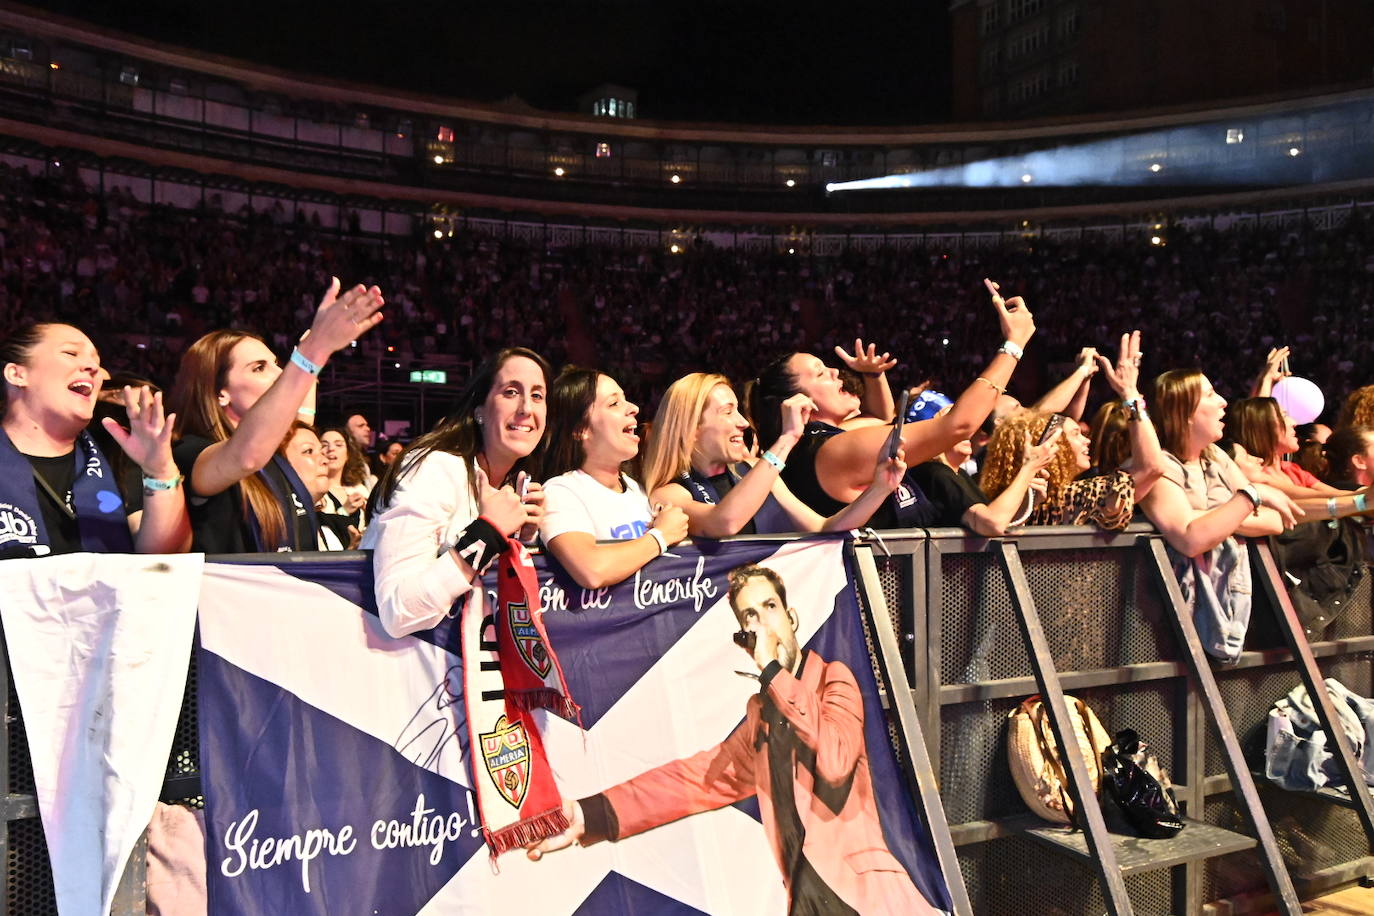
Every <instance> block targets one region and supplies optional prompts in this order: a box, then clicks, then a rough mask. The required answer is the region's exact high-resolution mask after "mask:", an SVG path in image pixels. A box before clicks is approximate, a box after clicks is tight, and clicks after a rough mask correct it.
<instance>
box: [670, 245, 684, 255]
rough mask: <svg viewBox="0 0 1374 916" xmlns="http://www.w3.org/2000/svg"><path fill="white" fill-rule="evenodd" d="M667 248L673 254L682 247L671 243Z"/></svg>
mask: <svg viewBox="0 0 1374 916" xmlns="http://www.w3.org/2000/svg"><path fill="white" fill-rule="evenodd" d="M668 250H669V251H671V252H672V253H673V254H677V253H678V252H679V251H681V250H682V249H681V248H679V247H678V246H676V245H671V246H669V248H668Z"/></svg>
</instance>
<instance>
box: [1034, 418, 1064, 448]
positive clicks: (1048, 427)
mask: <svg viewBox="0 0 1374 916" xmlns="http://www.w3.org/2000/svg"><path fill="white" fill-rule="evenodd" d="M1063 425H1064V415H1063V414H1062V413H1057V414H1054V415H1053V416H1051V417H1050V422H1048V423H1046V424H1045V431H1044V432H1043V433H1041V434H1040V439H1039V440H1038V441H1037V442H1036V443H1035V444H1036V445H1044V444H1045V443H1046V442H1048V441H1050V437H1051V436H1053V435H1054V434H1055V432H1056V431H1057V430H1058V429H1059V428H1060V427H1061V426H1063Z"/></svg>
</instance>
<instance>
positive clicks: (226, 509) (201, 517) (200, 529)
mask: <svg viewBox="0 0 1374 916" xmlns="http://www.w3.org/2000/svg"><path fill="white" fill-rule="evenodd" d="M212 445H214V442H213V441H211V440H210V439H206V438H205V437H204V436H186V437H184V438H183V439H182V440H181V441H180V442H178V443H177V444H176V445H174V446H172V458H173V460H175V461H176V463H177V470H179V471H180V472H181V473H182V475H183V476H185V478H186V481H185V483H184V484H183V486H185V487H186V510H187V511H188V512H189V513H190V515H191V550H192V551H195V552H200V553H251V552H252V551H253V539H252V538H251V537H245V531H244V521H243V493H242V491H241V490H240V489H239V485H238V484H234V485H233V486H232V487H230V488H229V489H227V490H224V491H222V492H220V493H216V494H214V495H213V496H201V495H200V494H198V493H197V492H196V491H195V488H194V487H193V486H192V485H191V472H192V471H193V470H194V469H195V466H196V459H197V458H199V457H200V453H201V452H203V451H205V450H206V449H207V448H209V447H210V446H212Z"/></svg>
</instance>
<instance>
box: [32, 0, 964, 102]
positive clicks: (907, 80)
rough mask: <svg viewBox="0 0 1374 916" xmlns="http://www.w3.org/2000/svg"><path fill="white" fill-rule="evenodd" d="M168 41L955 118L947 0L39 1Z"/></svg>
mask: <svg viewBox="0 0 1374 916" xmlns="http://www.w3.org/2000/svg"><path fill="white" fill-rule="evenodd" d="M43 6H44V8H46V9H49V10H51V11H53V12H56V13H59V14H63V15H67V16H72V17H75V18H79V19H84V20H87V21H89V22H92V23H95V24H97V25H101V26H104V27H107V28H112V29H117V30H120V31H124V32H129V33H133V34H137V35H142V36H145V37H148V38H152V39H155V40H157V41H161V42H166V43H168V44H173V45H180V46H183V47H188V48H194V49H198V50H204V51H208V52H212V53H216V54H223V55H228V56H231V57H239V58H244V59H248V60H253V61H259V62H262V63H267V64H271V65H274V66H279V67H284V68H287V69H292V70H297V71H305V72H311V73H317V74H320V75H323V76H329V77H335V78H340V79H348V80H355V81H359V82H364V83H369V84H377V85H384V86H392V87H396V88H403V89H413V90H419V91H424V92H432V93H437V94H441V95H447V96H452V97H458V98H467V99H473V100H478V101H498V100H501V99H504V98H506V97H508V96H511V95H515V96H518V97H519V98H521V99H523V100H524V101H525V102H527V103H529V104H531V105H533V106H535V107H537V108H543V109H548V110H554V111H571V110H574V109H575V107H576V104H577V98H578V96H579V95H581V94H582V93H583V92H585V91H587V90H589V89H591V88H592V87H594V86H596V85H597V84H599V83H603V82H613V83H618V84H621V85H625V86H629V87H632V88H635V89H637V90H638V91H639V114H640V116H641V117H648V118H662V119H671V120H712V121H742V122H752V123H777V124H847V125H856V124H875V125H879V124H918V123H926V122H932V121H940V120H943V119H946V118H947V117H948V116H949V95H950V75H949V50H948V47H949V24H948V23H949V15H948V12H947V6H948V0H906V2H897V0H847V2H844V3H833V2H831V3H821V2H814V0H793V2H789V3H779V2H776V0H696V2H688V3H684V4H672V3H662V2H656V0H581V2H578V0H568V2H562V3H553V2H547V0H498V2H495V3H489V2H484V3H472V2H469V3H462V2H455V3H451V4H447V5H442V6H441V5H440V4H437V3H425V4H404V3H386V2H381V3H360V4H351V3H347V2H339V0H334V2H331V3H323V2H319V0H230V2H223V0H221V2H216V3H208V2H204V0H139V2H138V3H124V2H108V0H106V2H100V0H44V3H43Z"/></svg>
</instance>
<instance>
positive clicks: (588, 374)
mask: <svg viewBox="0 0 1374 916" xmlns="http://www.w3.org/2000/svg"><path fill="white" fill-rule="evenodd" d="M638 415H639V407H638V406H637V405H636V404H634V403H632V402H631V401H630V399H629V398H627V397H625V392H624V391H622V390H621V389H620V385H618V384H617V383H616V381H615V379H613V378H611V377H610V376H609V375H605V374H603V373H600V372H597V371H596V370H594V369H579V368H576V367H571V366H570V367H568V368H565V369H564V370H563V371H562V373H560V374H559V376H558V378H557V379H556V380H555V381H554V383H553V388H552V390H551V391H550V397H549V441H548V448H547V451H546V453H545V456H544V474H543V476H544V478H545V480H544V490H545V493H546V494H547V505H546V512H545V515H544V520H543V522H542V523H541V524H540V526H539V531H540V537H541V538H542V540H543V541H544V543H545V544H546V545H547V546H548V549H549V552H550V553H552V554H553V555H554V557H555V558H556V559H557V560H558V562H559V563H560V564H562V566H563V568H564V569H566V570H567V571H568V572H569V574H571V575H572V577H573V579H574V580H576V582H577V584H578V585H581V586H582V587H583V588H602V587H604V586H607V585H614V584H615V583H617V582H621V581H623V580H624V579H627V578H629V577H630V576H632V575H634V574H635V572H637V571H638V570H639V569H640V568H641V567H643V566H644V565H645V564H646V563H648V562H649V561H650V560H652V559H654V558H655V557H657V556H658V555H659V554H661V553H663V552H664V551H665V550H667V549H668V548H669V547H670V546H672V545H673V544H676V543H677V542H678V541H680V540H682V539H683V538H685V537H686V536H687V516H686V514H685V513H684V512H683V511H682V510H681V509H679V508H678V507H677V506H664V507H652V506H650V504H649V499H648V497H646V496H645V495H644V488H643V487H641V486H640V484H639V482H638V481H637V480H635V479H634V478H633V477H631V476H630V475H629V474H627V473H625V465H626V464H627V463H628V462H630V461H631V460H633V459H634V457H635V455H636V454H637V453H638V451H639V431H638V430H639V421H638V419H637V417H638ZM597 541H615V542H616V543H614V544H598V543H597Z"/></svg>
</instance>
